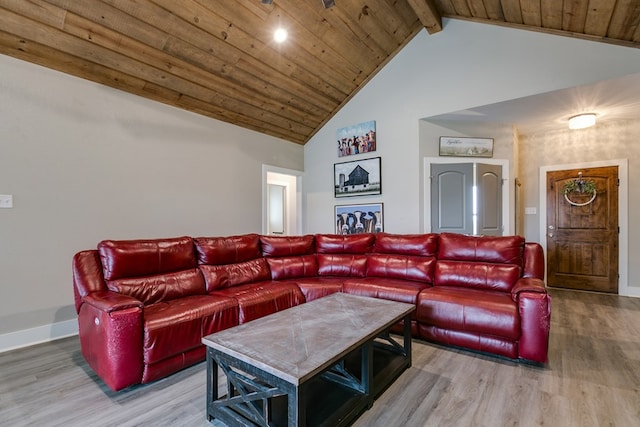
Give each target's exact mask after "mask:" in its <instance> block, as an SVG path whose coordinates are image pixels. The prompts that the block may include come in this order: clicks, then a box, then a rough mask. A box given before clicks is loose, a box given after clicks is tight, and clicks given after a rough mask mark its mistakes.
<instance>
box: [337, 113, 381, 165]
mask: <svg viewBox="0 0 640 427" xmlns="http://www.w3.org/2000/svg"><path fill="white" fill-rule="evenodd" d="M336 139H337V142H338V157H344V156H351V155H354V154H362V153H370V152H372V151H376V122H375V120H370V121H368V122H364V123H359V124H357V125H353V126H347V127H343V128H340V129H338V132H336Z"/></svg>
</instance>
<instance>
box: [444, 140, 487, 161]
mask: <svg viewBox="0 0 640 427" xmlns="http://www.w3.org/2000/svg"><path fill="white" fill-rule="evenodd" d="M440 155H441V156H456V157H493V138H467V137H462V136H441V137H440Z"/></svg>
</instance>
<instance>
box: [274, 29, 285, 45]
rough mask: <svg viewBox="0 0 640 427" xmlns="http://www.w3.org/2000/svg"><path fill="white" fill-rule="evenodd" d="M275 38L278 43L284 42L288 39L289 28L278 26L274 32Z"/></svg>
mask: <svg viewBox="0 0 640 427" xmlns="http://www.w3.org/2000/svg"><path fill="white" fill-rule="evenodd" d="M273 39H274V40H275V41H276V43H282V42H284V41H285V40H286V39H287V30H285V29H284V28H278V29H277V30H276V31H275V32H274V33H273Z"/></svg>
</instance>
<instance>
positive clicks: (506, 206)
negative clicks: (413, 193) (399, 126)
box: [422, 157, 515, 236]
mask: <svg viewBox="0 0 640 427" xmlns="http://www.w3.org/2000/svg"><path fill="white" fill-rule="evenodd" d="M434 163H436V164H446V163H484V164H487V165H499V166H502V181H503V185H502V235H503V236H508V235H511V234H513V233H514V231H513V225H512V222H511V212H515V207H513V206H511V203H512V197H511V190H512V189H513V187H514V186H513V182H514V181H513V178H512V177H511V174H510V170H509V160H507V159H487V158H475V157H425V158H424V162H423V170H422V175H423V187H424V188H423V192H422V194H423V197H424V200H423V206H422V209H423V211H424V212H423V220H424V223H423V226H422V228H423V231H424V232H425V233H430V232H431V165H432V164H434Z"/></svg>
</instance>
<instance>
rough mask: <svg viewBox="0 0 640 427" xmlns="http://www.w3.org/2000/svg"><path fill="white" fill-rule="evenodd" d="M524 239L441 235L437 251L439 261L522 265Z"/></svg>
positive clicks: (516, 237)
mask: <svg viewBox="0 0 640 427" xmlns="http://www.w3.org/2000/svg"><path fill="white" fill-rule="evenodd" d="M523 253H524V237H521V236H495V237H494V236H480V237H477V236H466V235H463V234H454V233H442V234H440V242H439V249H438V259H439V260H449V261H472V262H489V263H497V264H514V265H517V266H519V267H522V265H523Z"/></svg>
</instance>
